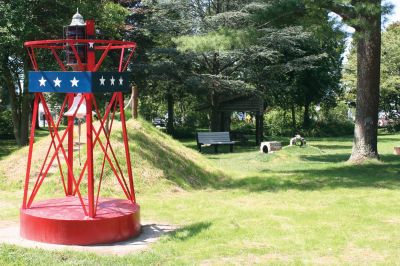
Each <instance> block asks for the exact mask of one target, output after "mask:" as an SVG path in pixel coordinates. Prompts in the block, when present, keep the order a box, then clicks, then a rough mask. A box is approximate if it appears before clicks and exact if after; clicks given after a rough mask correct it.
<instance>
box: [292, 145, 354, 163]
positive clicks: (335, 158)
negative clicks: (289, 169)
mask: <svg viewBox="0 0 400 266" xmlns="http://www.w3.org/2000/svg"><path fill="white" fill-rule="evenodd" d="M315 147H318V148H320V146H318V145H316V146H315ZM349 157H350V154H342V153H335V154H326V155H318V156H316V155H302V156H300V158H301V159H302V160H306V161H311V162H323V163H338V162H346V161H347V160H348V159H349Z"/></svg>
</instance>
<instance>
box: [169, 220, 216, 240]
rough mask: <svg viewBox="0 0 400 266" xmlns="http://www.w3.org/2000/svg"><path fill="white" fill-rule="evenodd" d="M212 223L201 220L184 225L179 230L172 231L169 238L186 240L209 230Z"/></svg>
mask: <svg viewBox="0 0 400 266" xmlns="http://www.w3.org/2000/svg"><path fill="white" fill-rule="evenodd" d="M210 226H211V223H210V222H199V223H194V224H191V225H187V226H185V227H182V228H180V229H178V230H175V231H173V232H171V233H169V237H168V239H169V240H178V241H186V240H188V239H189V238H192V237H194V236H196V235H198V234H200V233H201V232H202V231H204V230H207V229H208V228H210Z"/></svg>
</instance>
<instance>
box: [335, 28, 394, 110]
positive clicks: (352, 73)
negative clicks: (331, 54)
mask: <svg viewBox="0 0 400 266" xmlns="http://www.w3.org/2000/svg"><path fill="white" fill-rule="evenodd" d="M399 36H400V24H399V23H394V24H392V25H389V26H388V28H387V29H386V31H384V32H383V33H382V57H381V86H380V102H379V109H380V110H381V111H385V112H387V113H389V114H390V113H391V112H392V111H393V110H400V73H399V69H400V37H399ZM356 55H357V54H356V50H355V48H353V49H351V50H350V54H349V56H348V60H347V63H346V65H345V67H344V74H343V81H342V82H343V84H344V86H345V88H346V94H345V99H346V100H347V101H349V102H350V101H355V98H356V95H355V93H356V87H357V58H356Z"/></svg>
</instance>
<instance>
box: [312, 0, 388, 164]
mask: <svg viewBox="0 0 400 266" xmlns="http://www.w3.org/2000/svg"><path fill="white" fill-rule="evenodd" d="M313 2H315V3H316V4H317V5H319V6H321V7H323V8H326V9H328V10H331V11H333V12H335V13H336V14H338V15H339V16H341V17H342V18H343V21H344V22H345V23H347V24H348V25H349V26H351V27H353V28H354V29H355V34H354V38H355V43H356V47H357V48H356V49H357V99H356V118H355V129H354V142H353V150H352V153H351V157H350V161H353V162H362V161H364V160H365V159H374V158H379V154H378V146H377V144H378V107H379V87H380V65H381V19H382V14H384V13H385V12H386V11H387V9H388V7H387V6H382V1H381V0H351V1H339V0H335V1H334V0H325V1H313Z"/></svg>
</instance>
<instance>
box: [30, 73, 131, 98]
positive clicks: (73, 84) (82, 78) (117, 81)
mask: <svg viewBox="0 0 400 266" xmlns="http://www.w3.org/2000/svg"><path fill="white" fill-rule="evenodd" d="M129 75H130V73H126V72H124V73H122V72H55V71H30V72H29V92H55V93H72V92H73V93H105V92H117V91H122V92H129V91H130V86H129Z"/></svg>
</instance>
